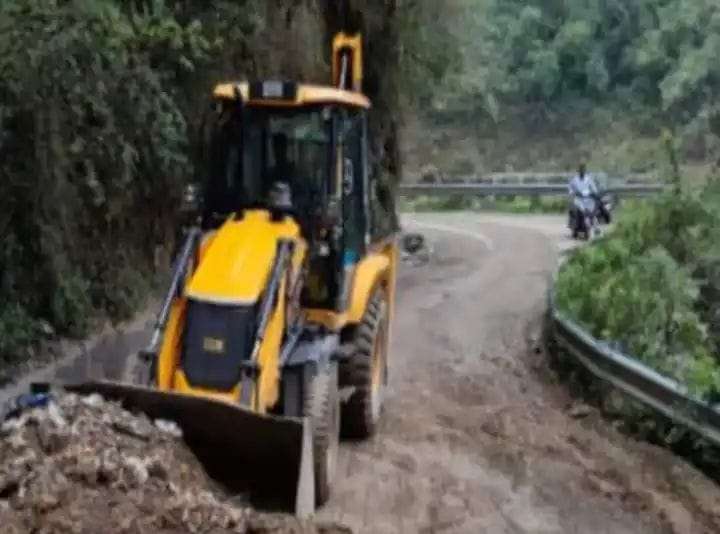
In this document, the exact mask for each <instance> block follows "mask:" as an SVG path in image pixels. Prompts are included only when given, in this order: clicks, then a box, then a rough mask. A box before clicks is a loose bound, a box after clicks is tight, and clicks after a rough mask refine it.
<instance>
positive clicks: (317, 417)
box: [303, 362, 340, 506]
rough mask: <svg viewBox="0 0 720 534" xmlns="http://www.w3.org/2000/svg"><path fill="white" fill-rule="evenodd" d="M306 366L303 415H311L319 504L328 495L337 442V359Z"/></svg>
mask: <svg viewBox="0 0 720 534" xmlns="http://www.w3.org/2000/svg"><path fill="white" fill-rule="evenodd" d="M313 368H314V365H313V366H308V369H306V373H308V374H307V376H306V386H305V388H304V398H303V415H304V416H305V417H308V418H309V419H310V423H311V427H312V443H313V463H314V465H313V471H314V474H315V477H314V478H315V503H316V505H317V506H322V505H323V504H325V503H326V502H327V500H328V499H329V498H330V489H331V486H332V482H333V479H334V478H335V470H336V466H337V456H338V448H339V445H340V443H339V442H340V396H339V393H338V369H337V363H335V362H331V363H329V364H327V366H325V368H320V369H318V370H317V371H315V370H314V369H313Z"/></svg>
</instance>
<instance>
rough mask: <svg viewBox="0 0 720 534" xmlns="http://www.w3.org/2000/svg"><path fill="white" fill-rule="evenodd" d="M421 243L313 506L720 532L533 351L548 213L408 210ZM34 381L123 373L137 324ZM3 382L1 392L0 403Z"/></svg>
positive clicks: (695, 499) (688, 481)
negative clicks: (382, 384)
mask: <svg viewBox="0 0 720 534" xmlns="http://www.w3.org/2000/svg"><path fill="white" fill-rule="evenodd" d="M405 224H406V225H407V227H408V228H416V229H417V230H420V231H422V232H424V233H425V234H426V235H427V237H428V239H429V241H430V243H431V245H432V248H433V256H432V259H431V261H430V263H429V264H427V265H425V266H421V267H410V266H407V267H404V268H403V269H402V272H401V275H400V279H399V289H400V291H399V297H398V311H397V317H396V321H395V324H394V332H393V344H392V361H391V376H390V391H389V397H388V399H387V405H386V413H385V417H384V419H383V422H382V425H381V428H380V431H379V434H378V435H377V436H376V438H374V439H373V440H371V441H369V442H365V443H359V444H352V443H349V444H345V445H344V446H343V448H342V451H341V458H340V465H339V468H340V469H339V474H338V479H337V483H336V489H335V493H334V496H333V498H332V500H331V502H330V503H329V504H328V506H326V507H325V508H324V509H323V510H322V511H321V512H320V515H321V516H322V517H325V518H333V519H339V520H341V521H343V522H346V523H347V524H349V525H351V526H352V527H354V528H355V529H356V532H357V533H358V534H363V533H368V534H369V533H373V534H382V533H408V534H415V533H440V532H443V533H446V532H447V533H468V534H474V533H483V532H485V533H491V534H494V533H498V534H499V533H513V534H515V533H519V534H523V533H538V534H542V533H592V534H603V533H606V534H624V533H665V532H673V533H678V534H680V533H683V534H684V533H693V534H694V533H704V532H720V489H718V487H717V486H716V485H715V484H714V483H712V482H710V481H709V480H708V479H707V478H705V477H704V476H702V475H701V474H700V473H698V472H697V471H696V470H694V469H693V468H692V467H690V466H688V465H687V464H685V463H684V462H683V461H682V460H680V459H678V458H676V457H674V456H672V455H671V454H670V453H668V452H667V451H664V450H661V449H657V448H654V447H651V446H649V445H647V444H643V443H637V442H634V441H632V440H630V439H628V438H626V437H625V436H622V435H620V434H619V433H618V432H616V431H614V430H613V429H612V428H611V427H610V426H609V425H608V424H607V423H606V422H605V421H603V420H602V419H601V418H600V417H599V416H598V415H597V414H595V413H592V412H591V413H590V414H589V415H588V416H587V417H585V418H583V419H574V418H573V417H571V416H570V415H569V410H568V408H569V407H570V406H571V404H572V400H571V399H570V398H569V397H568V395H567V393H566V389H565V387H564V386H563V385H562V384H557V383H556V382H555V379H554V376H553V374H552V373H551V372H550V371H549V370H548V369H547V368H546V357H545V355H544V354H543V353H542V351H541V350H540V348H539V343H538V339H539V336H540V326H541V325H540V321H541V316H542V314H543V312H544V306H545V292H546V289H547V283H548V276H549V274H550V272H551V270H552V269H553V267H554V265H556V262H557V260H558V254H559V253H560V252H562V251H563V250H565V249H567V248H569V247H570V246H572V244H571V243H570V242H569V241H567V240H566V238H565V229H564V227H563V224H564V221H563V219H562V218H559V217H545V216H538V217H517V216H499V215H498V216H493V215H478V214H447V215H442V214H435V215H415V216H413V217H407V218H406V219H405ZM146 320H147V317H145V318H143V319H142V320H138V321H135V322H134V323H133V324H131V325H130V326H129V328H128V332H129V333H128V334H116V335H115V334H111V335H109V336H106V337H105V338H104V339H103V340H102V342H101V343H99V344H98V345H97V346H96V347H95V348H94V349H92V350H90V351H89V353H88V354H89V356H88V357H83V356H75V357H69V358H67V359H66V360H65V361H64V362H62V363H61V364H59V365H56V366H55V367H53V368H49V369H46V370H45V371H43V372H42V373H40V374H39V375H37V376H36V378H38V377H40V378H44V379H53V378H55V379H58V378H59V379H70V380H72V379H79V378H81V377H82V376H84V375H86V374H88V373H89V374H92V375H94V376H98V375H100V376H108V377H112V378H120V377H123V376H127V374H128V372H129V371H128V368H127V367H128V366H127V361H128V358H127V355H128V354H130V353H132V352H134V351H136V350H137V349H138V348H139V347H140V346H141V345H142V344H143V343H144V342H145V340H146V339H147V331H146V328H145V321H146ZM9 392H10V390H8V389H6V390H4V391H0V399H2V397H3V395H7V394H8V393H9Z"/></svg>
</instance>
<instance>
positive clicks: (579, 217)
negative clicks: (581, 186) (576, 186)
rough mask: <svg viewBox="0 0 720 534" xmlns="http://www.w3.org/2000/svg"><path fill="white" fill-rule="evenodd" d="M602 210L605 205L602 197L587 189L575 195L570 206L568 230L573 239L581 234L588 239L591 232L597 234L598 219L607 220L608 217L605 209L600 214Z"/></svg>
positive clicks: (608, 214) (608, 213)
mask: <svg viewBox="0 0 720 534" xmlns="http://www.w3.org/2000/svg"><path fill="white" fill-rule="evenodd" d="M601 206H602V207H601ZM603 210H605V205H604V204H603V202H602V199H600V198H598V195H595V194H593V193H592V192H591V191H590V190H589V189H588V190H584V191H582V192H581V193H580V195H578V196H576V197H575V198H574V199H573V205H572V206H571V208H570V230H571V231H572V236H573V239H578V238H579V237H580V236H581V235H582V236H583V238H584V239H586V240H588V239H590V238H591V237H592V236H593V234H594V235H597V234H598V233H599V232H600V228H599V219H600V218H605V220H607V221H608V222H609V219H610V212H609V211H607V212H605V214H604V215H602V213H603Z"/></svg>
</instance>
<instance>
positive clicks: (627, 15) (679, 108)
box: [405, 0, 720, 156]
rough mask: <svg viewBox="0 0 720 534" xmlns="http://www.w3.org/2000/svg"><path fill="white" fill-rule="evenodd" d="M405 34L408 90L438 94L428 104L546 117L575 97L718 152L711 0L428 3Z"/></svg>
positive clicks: (718, 47) (415, 8) (718, 69)
mask: <svg viewBox="0 0 720 534" xmlns="http://www.w3.org/2000/svg"><path fill="white" fill-rule="evenodd" d="M441 4H442V7H440V5H441ZM441 11H442V13H441ZM451 29H452V30H454V31H451ZM405 33H406V43H407V44H406V46H407V50H408V53H407V58H406V59H407V65H406V67H405V70H406V73H409V74H411V75H410V76H407V84H408V85H409V87H411V88H412V90H413V92H416V91H420V92H422V94H423V95H433V94H434V95H435V96H434V98H429V97H428V98H425V100H423V101H422V102H421V103H422V104H423V106H426V105H430V104H432V103H434V104H438V103H439V102H440V103H442V105H440V106H436V107H437V108H438V109H440V110H444V111H445V112H448V111H455V110H460V112H461V113H462V112H464V113H465V117H467V112H468V111H469V110H471V111H482V112H488V111H490V112H491V115H492V116H493V117H494V118H496V119H497V118H498V116H499V113H501V112H502V107H500V106H501V105H503V106H504V107H516V106H518V105H525V104H528V103H532V104H533V105H535V106H537V107H539V108H545V109H546V110H548V111H549V110H558V109H560V110H562V109H564V108H566V107H567V106H568V104H569V103H570V102H572V101H575V100H578V99H580V100H583V99H585V100H590V101H592V102H593V103H595V104H596V105H597V104H604V103H607V102H608V101H613V102H618V101H620V102H623V103H624V105H625V106H626V109H627V106H636V107H638V106H645V107H647V108H649V109H652V110H654V113H655V115H656V120H662V121H666V122H672V123H674V124H676V125H678V127H679V129H680V127H683V128H685V129H686V132H685V133H686V134H687V135H688V136H689V139H688V146H687V150H688V151H690V152H693V151H694V152H698V151H700V152H701V155H702V156H704V155H705V154H704V153H705V152H706V151H707V150H711V149H714V148H716V145H717V140H716V139H715V137H717V135H718V133H720V120H718V119H719V118H720V106H718V104H717V103H716V102H717V101H718V96H720V90H719V89H718V88H719V87H720V84H718V81H720V63H718V61H717V59H716V58H717V57H718V55H719V54H720V4H718V3H717V2H716V1H714V0H636V1H633V2H627V1H620V0H611V1H607V2H598V1H592V2H587V1H573V2H560V1H556V0H553V1H543V0H457V1H455V2H452V3H450V5H449V6H448V5H446V3H438V2H435V1H433V0H420V1H419V2H414V3H412V8H411V9H409V10H408V13H407V23H406V26H405ZM418 73H420V76H418ZM711 134H712V137H709V136H710V135H711Z"/></svg>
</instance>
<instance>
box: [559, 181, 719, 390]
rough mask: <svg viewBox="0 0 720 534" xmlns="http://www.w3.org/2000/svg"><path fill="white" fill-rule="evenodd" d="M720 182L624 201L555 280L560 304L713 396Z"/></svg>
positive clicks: (637, 354) (629, 350)
mask: <svg viewBox="0 0 720 534" xmlns="http://www.w3.org/2000/svg"><path fill="white" fill-rule="evenodd" d="M718 192H720V188H718V184H717V183H713V184H711V185H710V186H709V187H708V189H707V191H705V192H704V193H703V194H702V195H697V194H694V193H689V192H681V193H678V192H675V193H673V194H667V195H666V196H663V197H662V198H660V199H658V200H654V201H649V202H647V203H644V204H641V205H637V206H634V207H633V209H632V210H626V211H625V213H624V216H623V218H622V219H621V220H620V221H619V222H618V225H617V228H616V229H615V230H614V231H613V232H612V233H611V234H610V235H609V236H608V237H606V238H604V239H602V240H601V241H599V242H598V243H596V244H595V245H593V246H590V247H586V248H583V249H582V250H580V251H579V252H578V253H576V254H575V255H574V256H573V257H572V258H571V259H570V261H569V262H568V263H567V264H566V266H564V267H563V269H562V271H561V273H560V275H559V279H558V282H557V303H558V306H559V307H560V309H562V310H563V311H564V312H566V313H567V314H568V315H569V316H570V317H572V318H574V319H576V320H578V321H579V322H580V324H582V325H583V326H585V327H586V328H588V329H589V331H590V332H592V334H593V335H595V336H596V337H597V338H599V339H603V340H608V341H610V342H613V343H617V344H618V346H619V348H620V349H621V350H623V351H625V352H626V353H628V354H630V355H632V356H634V357H637V358H638V359H640V360H641V361H643V362H645V363H646V364H648V365H650V366H651V367H653V368H655V369H656V370H658V371H660V372H661V373H663V374H665V375H666V376H669V377H672V378H674V379H676V380H678V381H679V382H681V383H684V384H686V385H688V386H689V387H690V388H691V389H692V390H693V391H694V392H695V393H696V394H698V395H699V396H702V397H705V398H713V399H715V398H717V394H718V393H719V392H720V242H718V239H717V237H718V228H720V202H719V200H720V197H719V196H718Z"/></svg>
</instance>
